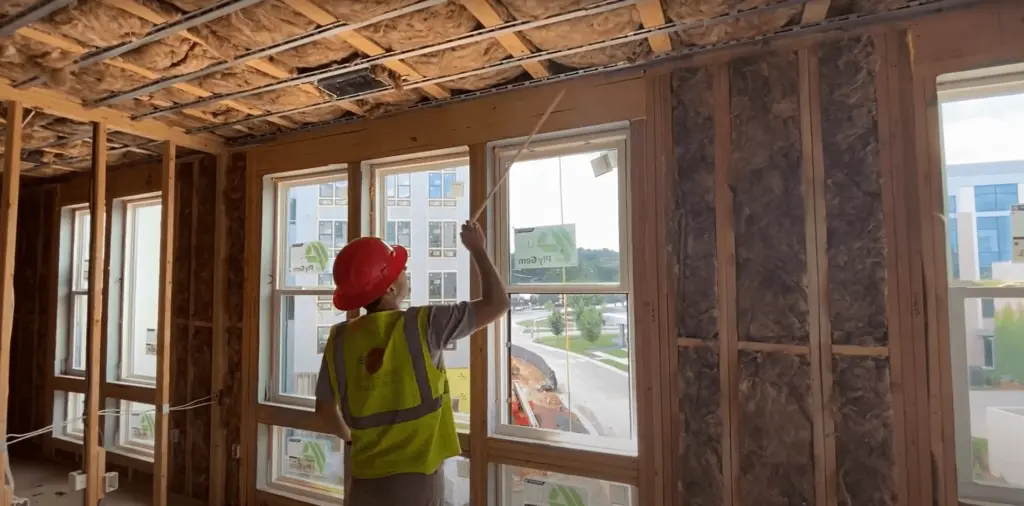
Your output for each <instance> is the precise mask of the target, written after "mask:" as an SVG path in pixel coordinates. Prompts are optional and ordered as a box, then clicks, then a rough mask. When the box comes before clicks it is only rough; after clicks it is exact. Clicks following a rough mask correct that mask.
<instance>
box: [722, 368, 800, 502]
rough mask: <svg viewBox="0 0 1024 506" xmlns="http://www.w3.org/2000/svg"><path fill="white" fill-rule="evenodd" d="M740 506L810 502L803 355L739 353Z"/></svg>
mask: <svg viewBox="0 0 1024 506" xmlns="http://www.w3.org/2000/svg"><path fill="white" fill-rule="evenodd" d="M739 354H740V356H739V359H740V385H739V405H740V413H739V415H740V437H739V442H738V443H739V446H740V447H739V454H740V475H739V480H740V485H739V488H740V500H739V502H738V504H740V505H742V506H791V505H798V504H813V503H814V458H813V446H812V445H813V440H812V427H813V424H812V420H811V410H810V395H811V376H810V372H811V369H810V363H809V362H808V358H807V356H797V355H790V354H786V353H773V352H751V351H740V352H739Z"/></svg>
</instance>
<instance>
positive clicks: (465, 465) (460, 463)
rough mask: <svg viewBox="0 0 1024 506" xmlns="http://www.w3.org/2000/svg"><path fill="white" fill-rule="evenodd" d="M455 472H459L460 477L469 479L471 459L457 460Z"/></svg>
mask: <svg viewBox="0 0 1024 506" xmlns="http://www.w3.org/2000/svg"><path fill="white" fill-rule="evenodd" d="M455 474H457V475H458V477H459V478H466V479H469V461H468V460H464V459H458V460H456V461H455Z"/></svg>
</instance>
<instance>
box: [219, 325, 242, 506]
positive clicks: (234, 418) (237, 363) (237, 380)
mask: <svg viewBox="0 0 1024 506" xmlns="http://www.w3.org/2000/svg"><path fill="white" fill-rule="evenodd" d="M227 347H228V349H227V370H226V372H225V375H226V376H227V378H226V379H225V381H226V385H225V388H224V400H223V401H222V402H223V408H222V409H223V410H224V413H229V414H230V415H229V416H227V417H225V418H224V423H225V424H226V425H227V428H226V433H227V434H226V436H225V445H224V446H225V448H224V451H226V452H227V454H228V455H227V459H226V462H228V466H227V473H225V475H226V478H225V480H226V481H225V484H226V485H225V504H227V505H228V506H238V504H239V498H238V480H239V476H238V465H237V461H235V460H234V459H232V458H231V449H232V448H233V447H234V446H235V445H241V443H242V427H241V423H242V417H241V416H239V415H241V413H242V329H241V327H237V326H228V328H227Z"/></svg>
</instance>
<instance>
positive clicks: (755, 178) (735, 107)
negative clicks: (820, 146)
mask: <svg viewBox="0 0 1024 506" xmlns="http://www.w3.org/2000/svg"><path fill="white" fill-rule="evenodd" d="M729 73H730V88H731V92H730V96H731V99H732V157H731V173H730V182H731V187H732V192H733V210H734V216H735V222H734V223H735V226H734V231H735V238H736V309H737V320H738V321H737V327H738V329H739V339H740V340H741V341H758V342H769V343H780V344H805V343H807V342H808V339H809V334H808V325H807V287H806V282H805V277H806V274H807V265H806V241H805V238H804V233H805V227H804V206H803V201H804V197H803V183H802V180H803V178H802V168H801V145H800V107H799V90H798V77H799V72H798V68H797V58H796V54H795V53H767V54H759V55H757V56H753V57H747V58H739V59H736V60H734V61H733V62H732V63H731V64H730V69H729Z"/></svg>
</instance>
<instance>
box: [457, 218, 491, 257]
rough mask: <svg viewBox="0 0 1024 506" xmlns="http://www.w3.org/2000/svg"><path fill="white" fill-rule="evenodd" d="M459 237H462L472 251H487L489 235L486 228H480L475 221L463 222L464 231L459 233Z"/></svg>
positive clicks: (463, 242) (464, 243)
mask: <svg viewBox="0 0 1024 506" xmlns="http://www.w3.org/2000/svg"><path fill="white" fill-rule="evenodd" d="M459 237H461V238H462V244H463V245H464V246H465V247H466V249H467V250H469V251H470V252H474V251H487V237H486V236H485V235H484V229H482V228H480V225H479V224H478V223H476V222H475V221H467V222H465V223H463V224H462V233H460V234H459Z"/></svg>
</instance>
